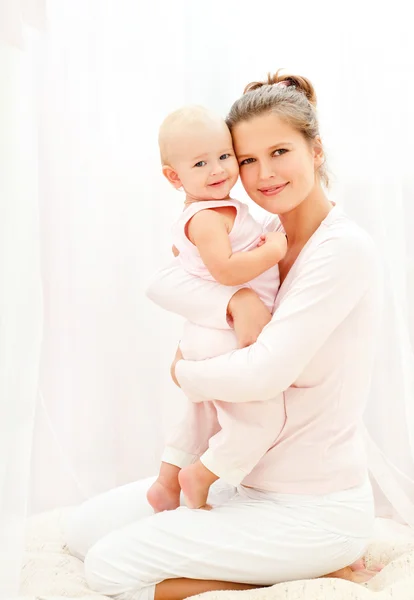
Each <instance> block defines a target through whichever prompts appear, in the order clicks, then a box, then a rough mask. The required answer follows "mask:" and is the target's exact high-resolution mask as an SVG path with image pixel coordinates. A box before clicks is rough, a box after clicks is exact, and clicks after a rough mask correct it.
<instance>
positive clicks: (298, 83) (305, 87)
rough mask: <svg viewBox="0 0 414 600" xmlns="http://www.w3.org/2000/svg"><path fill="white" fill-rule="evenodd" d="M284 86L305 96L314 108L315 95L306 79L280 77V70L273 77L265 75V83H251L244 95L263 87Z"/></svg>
mask: <svg viewBox="0 0 414 600" xmlns="http://www.w3.org/2000/svg"><path fill="white" fill-rule="evenodd" d="M282 84H283V85H285V86H286V87H294V88H295V89H296V90H298V92H302V93H303V94H305V96H306V97H307V99H308V100H309V102H310V103H311V104H312V105H313V106H316V94H315V90H314V87H313V85H312V84H311V82H310V81H309V79H307V78H306V77H302V76H300V75H282V74H281V73H280V69H279V70H278V71H276V73H274V74H273V75H272V74H271V73H268V74H267V81H253V82H252V83H249V84H248V85H246V87H245V88H244V92H243V93H244V94H247V93H248V92H252V91H253V90H257V89H259V88H261V87H262V86H264V85H282Z"/></svg>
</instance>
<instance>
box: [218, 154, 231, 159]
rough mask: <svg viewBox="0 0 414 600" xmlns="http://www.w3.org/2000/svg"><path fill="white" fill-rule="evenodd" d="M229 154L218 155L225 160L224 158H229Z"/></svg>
mask: <svg viewBox="0 0 414 600" xmlns="http://www.w3.org/2000/svg"><path fill="white" fill-rule="evenodd" d="M229 156H230V154H222V155H221V156H220V160H226V158H229Z"/></svg>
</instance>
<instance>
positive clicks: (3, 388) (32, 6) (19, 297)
mask: <svg viewBox="0 0 414 600" xmlns="http://www.w3.org/2000/svg"><path fill="white" fill-rule="evenodd" d="M43 22H44V12H43V11H42V6H41V3H40V2H34V1H33V2H31V1H30V0H28V1H26V2H18V1H16V2H14V1H11V2H8V1H6V2H5V1H4V0H3V1H2V2H1V4H0V89H1V94H0V131H1V139H0V598H14V597H15V596H17V595H18V589H19V582H20V568H21V559H22V553H23V546H24V522H25V517H26V514H27V503H28V496H29V483H30V460H31V449H32V437H33V426H34V415H35V408H36V398H37V386H38V377H39V359H40V347H41V336H42V288H41V278H40V254H39V214H38V152H37V141H38V140H37V133H38V132H37V118H36V109H37V88H38V83H39V82H38V74H39V62H38V57H39V55H38V50H39V43H40V40H39V32H38V29H36V30H35V29H34V27H36V28H41V25H42V23H43Z"/></svg>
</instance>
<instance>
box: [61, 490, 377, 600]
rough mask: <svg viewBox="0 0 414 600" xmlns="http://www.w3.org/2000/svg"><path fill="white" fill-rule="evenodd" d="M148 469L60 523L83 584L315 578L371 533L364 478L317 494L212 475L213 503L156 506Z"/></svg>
mask: <svg viewBox="0 0 414 600" xmlns="http://www.w3.org/2000/svg"><path fill="white" fill-rule="evenodd" d="M153 481H154V479H153V478H150V479H146V480H142V481H137V482H134V483H131V484H128V485H125V486H122V487H120V488H116V489H114V490H111V491H109V492H106V493H104V494H101V495H99V496H97V497H95V498H91V499H90V500H88V501H86V502H85V503H84V504H82V505H81V506H80V507H78V508H77V509H75V512H74V514H73V515H72V516H71V518H70V519H69V521H68V523H67V524H66V542H67V544H68V546H69V549H70V551H71V552H72V554H74V555H75V556H78V557H79V558H81V559H83V558H84V559H85V575H86V579H87V582H88V584H89V586H90V587H91V588H92V589H93V590H95V591H97V592H100V593H101V594H104V595H109V596H114V597H115V598H117V599H118V600H153V597H154V590H155V585H156V584H157V583H160V582H161V581H163V580H165V579H171V578H180V577H185V578H190V579H207V580H219V581H231V582H238V583H250V584H256V585H257V586H258V587H260V586H263V585H272V584H275V583H279V582H283V581H291V580H295V579H305V578H314V577H318V576H321V575H326V574H328V573H330V572H332V571H335V570H337V569H340V568H342V567H345V566H346V565H348V564H351V563H352V562H354V561H355V560H357V559H358V558H360V557H361V556H362V554H363V552H364V550H365V548H366V546H367V544H368V541H369V539H370V537H371V536H372V530H373V523H374V508H373V499H372V491H371V486H370V484H369V483H368V482H367V483H366V484H365V485H363V486H361V487H358V488H353V489H350V490H346V491H342V492H336V493H333V494H328V495H325V496H300V495H293V494H276V493H269V492H261V491H258V490H254V489H251V488H245V487H239V489H237V490H236V489H235V488H233V487H231V486H229V485H227V484H224V483H223V482H220V481H218V482H216V483H215V484H214V485H213V486H212V487H211V490H210V495H209V502H210V503H211V504H212V505H213V509H212V510H211V511H204V510H191V509H188V508H186V507H185V506H181V507H180V508H178V509H177V510H174V511H166V512H162V513H158V514H156V515H154V514H153V513H152V509H151V507H150V506H149V505H148V503H147V500H146V492H147V489H148V488H149V486H150V485H151V484H152V482H153Z"/></svg>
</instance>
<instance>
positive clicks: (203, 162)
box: [194, 160, 207, 167]
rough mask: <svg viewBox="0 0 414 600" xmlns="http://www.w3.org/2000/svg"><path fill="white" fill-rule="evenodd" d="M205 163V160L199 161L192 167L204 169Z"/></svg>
mask: <svg viewBox="0 0 414 600" xmlns="http://www.w3.org/2000/svg"><path fill="white" fill-rule="evenodd" d="M206 164H207V163H206V161H205V160H200V161H198V163H196V164H195V165H194V166H195V167H204V166H205V165H206Z"/></svg>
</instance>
